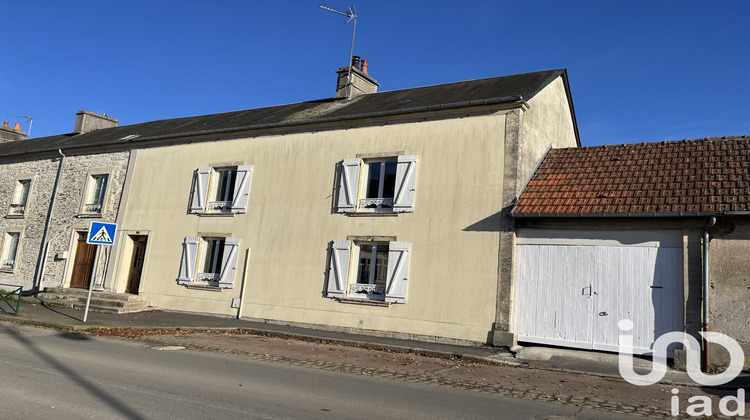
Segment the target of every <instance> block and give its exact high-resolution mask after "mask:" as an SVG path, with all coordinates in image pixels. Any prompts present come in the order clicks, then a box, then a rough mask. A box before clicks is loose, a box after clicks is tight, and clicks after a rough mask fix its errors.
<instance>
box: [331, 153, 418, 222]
mask: <svg viewBox="0 0 750 420" xmlns="http://www.w3.org/2000/svg"><path fill="white" fill-rule="evenodd" d="M417 158H418V157H417V156H416V155H403V154H399V155H395V154H387V153H386V154H377V155H370V156H367V155H364V156H361V157H357V158H354V159H344V160H343V161H341V162H340V163H339V171H338V172H339V178H338V180H339V182H338V191H337V196H336V197H337V198H336V200H337V201H336V212H337V213H345V214H346V213H348V214H367V213H371V214H372V213H376V214H398V213H411V212H413V211H414V199H415V193H416V177H417V173H416V172H417V161H418V159H417ZM394 161H395V162H396V174H395V179H394V186H393V197H383V195H384V192H383V191H384V189H385V172H386V171H385V165H387V163H389V162H394ZM376 163H380V164H381V172H380V177H379V183H378V192H377V194H376V196H375V197H367V195H368V189H369V185H368V184H369V177H370V170H371V168H372V165H373V164H376Z"/></svg>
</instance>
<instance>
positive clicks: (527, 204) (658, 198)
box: [513, 136, 750, 216]
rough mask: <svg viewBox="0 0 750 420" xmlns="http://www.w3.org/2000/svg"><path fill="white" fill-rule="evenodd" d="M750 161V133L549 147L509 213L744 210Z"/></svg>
mask: <svg viewBox="0 0 750 420" xmlns="http://www.w3.org/2000/svg"><path fill="white" fill-rule="evenodd" d="M749 168H750V136H741V137H721V138H718V137H714V138H706V139H700V140H681V141H665V142H660V143H640V144H623V145H619V146H597V147H583V148H568V149H553V150H550V152H549V153H548V154H547V156H546V157H545V158H544V160H543V161H542V163H541V164H540V165H539V168H538V170H537V172H536V173H535V174H534V176H533V178H532V179H531V181H530V182H529V184H528V185H527V187H526V189H525V190H524V192H523V193H522V194H521V197H519V200H518V202H517V203H516V207H515V209H514V210H513V214H514V215H516V216H523V215H545V214H571V215H572V214H576V215H579V214H582V215H586V214H592V215H593V214H639V213H642V214H651V213H696V212H709V213H713V212H726V211H747V210H748V209H749V208H750V206H749V205H750V171H749ZM532 198H533V200H531V199H532Z"/></svg>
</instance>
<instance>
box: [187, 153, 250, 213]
mask: <svg viewBox="0 0 750 420" xmlns="http://www.w3.org/2000/svg"><path fill="white" fill-rule="evenodd" d="M252 172H253V166H252V165H240V166H232V167H216V168H198V169H196V171H195V175H194V177H193V190H192V193H191V198H190V213H197V214H203V213H245V212H246V211H247V201H248V196H249V193H250V177H251V175H252Z"/></svg>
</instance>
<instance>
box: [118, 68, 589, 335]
mask: <svg viewBox="0 0 750 420" xmlns="http://www.w3.org/2000/svg"><path fill="white" fill-rule="evenodd" d="M563 77H564V76H559V77H557V78H556V79H554V80H553V81H552V82H551V83H549V84H547V85H545V86H544V88H543V89H542V90H541V91H540V92H538V93H537V94H536V95H534V96H533V97H532V98H530V99H528V100H518V101H514V102H512V103H496V104H488V105H477V106H468V107H461V108H457V109H451V110H444V111H440V110H438V111H434V110H432V111H428V112H419V111H414V112H410V113H402V114H399V115H397V116H383V117H377V116H375V117H370V118H360V119H348V120H345V121H339V122H335V121H334V122H320V123H310V124H301V125H296V126H293V127H282V128H273V127H271V128H267V129H263V128H260V129H256V130H248V131H246V132H241V133H233V134H232V136H231V137H229V136H220V137H217V136H213V137H209V136H203V137H191V138H177V139H174V141H171V142H170V144H168V145H155V146H153V147H144V148H140V149H139V150H138V151H137V153H135V154H134V159H133V166H132V168H130V170H131V172H132V173H131V175H129V176H130V180H129V186H127V188H126V191H125V192H124V196H123V206H124V212H123V214H122V218H121V225H120V232H119V233H118V235H120V240H119V243H118V244H117V246H116V247H115V248H113V250H112V259H113V261H112V263H113V264H112V265H111V267H110V273H109V274H108V281H109V282H108V284H109V285H110V286H111V288H112V289H113V290H114V291H117V292H123V291H125V290H126V288H128V287H131V286H128V278H129V270H130V269H129V267H130V266H131V264H132V259H133V258H134V255H135V254H134V253H133V249H134V248H133V246H134V245H133V244H134V241H141V242H143V241H144V240H145V241H146V246H145V261H144V264H143V269H142V273H141V277H140V284H139V285H138V290H137V293H139V294H142V295H143V296H144V297H145V298H146V299H148V300H149V301H151V302H152V305H153V306H155V307H159V308H164V309H172V310H181V311H190V312H201V313H212V314H218V315H225V316H238V315H241V316H242V317H244V318H249V319H258V320H266V321H269V322H280V323H292V324H305V325H313V326H318V327H321V328H332V329H340V330H357V331H360V332H369V333H372V334H379V335H392V336H396V337H410V338H417V339H428V340H431V339H432V340H434V339H441V340H447V341H457V342H460V341H471V342H492V341H493V338H492V336H493V330H499V331H503V328H502V327H501V326H498V325H497V321H498V319H501V320H502V319H508V317H509V312H508V311H509V310H510V309H509V308H510V296H511V294H510V293H509V285H510V284H511V278H510V277H508V276H509V275H510V276H512V272H511V273H508V272H504V270H503V269H502V266H503V265H504V263H503V262H502V261H501V258H507V257H509V256H512V251H510V250H507V252H505V253H503V252H501V247H503V246H507V244H506V243H505V242H502V241H501V235H504V234H505V235H507V234H508V232H507V231H506V232H505V233H503V232H501V231H502V230H503V229H504V228H503V226H504V223H503V218H504V216H503V211H504V209H505V208H506V207H507V205H508V204H507V203H506V202H505V201H506V200H507V199H508V197H514V196H516V195H517V194H518V193H520V191H521V189H522V188H523V185H524V183H525V181H526V180H527V179H528V178H529V177H530V176H531V173H532V171H533V169H534V168H535V166H536V165H537V163H538V162H539V161H540V159H541V158H542V157H543V156H544V154H545V153H546V151H547V150H548V149H549V148H550V147H574V146H576V145H577V135H576V128H575V120H574V116H573V112H572V109H571V105H570V98H569V93H568V92H567V85H566V82H565V80H564V79H563ZM355 100H356V99H355ZM509 151H511V152H512V153H511V154H510V155H509V154H508V152H509ZM399 156H401V157H404V158H406V159H407V160H408V159H411V162H412V163H411V164H412V166H411V167H410V169H409V171H412V172H409V174H410V175H407V177H408V176H413V178H411V184H409V183H408V182H407V183H406V184H404V185H406V188H407V190H409V191H407V192H406V193H405V194H407V195H408V194H413V195H412V196H411V197H410V198H409V199H408V201H409V203H410V204H409V206H410V207H409V208H407V209H405V210H404V211H396V210H393V209H391V205H390V204H389V203H390V202H388V200H386V201H385V202H384V201H383V200H382V199H375V200H374V201H373V200H370V201H361V202H360V201H359V199H363V198H365V194H367V191H369V188H370V183H371V182H373V181H372V179H373V171H374V169H373V166H372V165H373V162H375V163H377V162H380V161H382V163H383V168H389V166H388V164H387V162H393V166H392V168H395V167H396V161H400V160H401V159H399ZM352 161H359V162H360V167H359V169H354V171H355V172H350V173H348V175H345V174H344V172H346V170H345V169H343V168H344V166H343V164H344V162H352ZM399 165H400V163H399ZM227 168H229V169H227ZM242 168H246V169H247V172H246V173H245V175H247V176H248V177H249V178H248V179H247V180H246V181H247V182H248V184H247V185H246V186H244V187H240V186H239V183H240V181H239V177H237V175H236V173H235V172H232V173H231V174H230V175H228V176H229V177H230V178H231V177H237V178H236V179H235V180H236V182H237V183H238V184H237V185H233V187H232V188H235V190H234V191H236V192H238V193H239V194H242V193H243V191H244V192H245V193H247V194H248V197H247V205H246V207H243V208H242V210H241V211H234V207H232V204H231V203H230V201H231V199H232V197H231V194H229V196H228V197H229V201H226V198H227V197H224V198H225V201H221V200H219V201H218V203H219V204H216V203H215V202H211V199H212V198H211V197H214V196H216V194H218V191H219V190H220V189H222V188H224V186H222V185H223V184H222V182H223V181H222V180H221V177H222V176H223V175H222V174H226V173H228V172H225V171H226V170H238V171H239V172H242ZM386 170H388V169H386ZM398 170H399V171H400V170H401V169H398ZM223 171H224V172H223ZM393 171H394V172H393V173H392V174H391V176H393V175H394V174H396V172H395V171H396V169H393ZM201 174H204V175H205V177H204V178H201V177H202V176H204V175H201ZM351 174H356V175H355V177H357V178H356V181H351V180H350V179H349V178H345V177H346V176H349V175H351ZM508 174H510V177H509V175H508ZM402 175H403V172H401V175H399V174H396V175H395V176H396V178H397V179H399V177H400V176H402ZM387 176H388V175H387V174H386V178H385V179H386V181H385V183H388V182H389V181H388V178H387ZM347 179H349V181H348V182H349V184H347V185H345V184H346V182H347V181H346V180H347ZM206 182H207V183H206ZM352 182H353V183H352ZM375 183H377V180H375ZM382 183H383V181H381V184H382ZM351 185H355V186H356V188H355V189H354V192H356V194H355V196H356V199H357V204H355V210H354V211H342V210H341V209H340V206H341V200H342V199H341V198H340V196H341V195H342V194H345V193H346V191H344V190H343V188H346V187H348V186H351ZM398 185H399V184H398V182H397V187H396V189H397V192H396V193H394V194H396V195H397V197H396V198H395V201H396V202H398V201H399V198H398V194H400V193H399V192H398ZM242 188H245V189H244V190H243V189H242ZM386 188H387V187H386ZM508 188H511V189H510V190H508ZM381 190H382V187H381ZM412 190H413V191H412ZM203 193H205V194H208V195H209V196H210V197H209V198H208V200H209V204H208V206H209V208H205V211H204V210H196V207H195V206H196V203H198V202H199V201H200V199H199V198H196V196H195V195H196V194H203ZM235 195H236V194H235ZM381 196H383V195H382V191H381ZM386 196H387V194H386ZM368 197H369V196H368ZM222 203H223V204H222ZM373 203H374V204H373ZM397 204H398V203H396V205H395V206H393V207H397ZM202 205H204V206H206V205H207V204H206V203H205V200H204V202H202ZM212 206H214V207H212ZM217 206H218V207H217ZM366 206H369V208H366ZM198 208H200V204H199V205H198ZM229 208H232V209H233V210H232V211H229V210H228V209H229ZM191 238H192V239H191ZM216 241H220V242H216ZM230 242H231V246H230ZM341 243H346V244H348V245H347V246H348V247H349V248H348V251H346V253H345V254H346V255H345V256H346V257H347V258H345V259H344V260H342V255H344V254H339V253H337V251H336V246H338V245H335V244H341ZM373 244H374V245H377V246H380V247H383V248H386V246H387V248H386V249H389V250H390V254H389V253H388V251H385V252H384V253H382V258H383V259H381V253H379V251H378V252H376V251H375V249H374V247H370V245H373ZM219 246H221V247H222V248H221V249H222V251H223V255H221V254H220V253H219V251H218V249H219V248H218V247H219ZM511 246H512V241H511ZM383 248H380V249H383ZM371 249H372V256H373V257H372V260H370V259H369V255H370V254H368V253H369V252H371V251H370V250H371ZM398 249H400V250H401V251H400V252H401V253H400V254H399V253H398V252H396V250H398ZM211 252H215V253H216V254H215V257H217V258H219V259H220V260H221V261H222V263H221V267H223V268H227V267H228V269H233V270H232V271H233V273H230V274H227V272H226V271H223V272H222V273H221V279H219V276H220V274H219V273H218V270H217V271H211V270H209V269H206V268H205V267H206V266H208V265H210V264H216V263H217V262H216V261H214V262H213V263H212V262H211V257H210V253H211ZM394 252H396V253H395V254H394ZM376 254H377V255H378V256H377V258H376V257H375V255H376ZM385 255H388V256H389V257H390V259H391V260H390V261H388V264H389V267H388V270H391V269H393V267H394V264H395V260H394V259H395V258H396V257H394V255H396V256H398V258H399V261H401V262H402V263H403V262H405V265H403V264H402V265H399V266H398V267H396V268H395V270H396V273H397V274H398V275H397V276H398V277H399V280H402V283H400V286H394V287H395V288H399V287H402V288H403V290H402V292H403V296H402V298H400V299H395V300H391V301H389V298H388V297H386V299H383V298H382V296H379V295H382V294H386V296H388V293H392V292H393V290H392V287H391V284H390V283H385V284H384V285H379V284H378V281H377V279H375V281H372V280H371V281H370V284H369V285H367V286H366V287H359V288H356V287H353V286H352V285H353V284H355V283H358V282H359V280H361V279H362V278H363V277H367V273H365V272H366V271H367V270H370V269H371V270H372V273H375V277H379V276H380V274H377V273H378V272H379V271H380V270H382V273H383V275H385V274H386V267H385V263H386V257H385ZM233 258H234V260H232V259H233ZM402 258H406V260H403V261H402ZM337 264H338V265H337ZM381 265H382V266H381ZM223 268H222V270H223ZM202 270H203V271H210V272H211V273H215V277H212V274H209V275H208V276H205V275H204V274H201V273H200V272H201V271H202ZM332 270H333V271H337V273H336V274H334V273H332ZM398 270H401V271H398ZM338 271H341V272H340V273H339V272H338ZM342 273H343V276H342ZM387 274H388V275H391V274H393V273H392V271H387ZM334 275H337V276H339V277H338V279H339V280H341V279H344V281H345V283H346V284H343V285H340V289H341V290H340V291H339V292H340V293H332V288H334V289H335V285H334V284H333V283H332V282H333V281H334V280H332V276H334ZM401 277H403V278H401ZM407 278H408V281H407V280H404V279H407ZM358 279H359V280H358ZM378 287H380V289H379V291H378ZM355 289H356V290H357V291H358V292H357V293H355ZM364 289H367V292H366V293H365V292H362V290H364ZM131 292H133V291H132V290H131ZM394 293H395V292H394ZM499 294H503V295H504V296H502V297H499ZM498 302H501V304H498ZM502 302H504V303H502ZM504 307H505V309H502V308H504ZM498 308H500V309H498ZM498 310H500V311H505V313H503V314H498ZM505 331H506V332H507V331H509V330H508V329H507V327H506V329H505Z"/></svg>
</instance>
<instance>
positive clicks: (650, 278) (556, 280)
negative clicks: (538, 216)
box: [514, 229, 683, 354]
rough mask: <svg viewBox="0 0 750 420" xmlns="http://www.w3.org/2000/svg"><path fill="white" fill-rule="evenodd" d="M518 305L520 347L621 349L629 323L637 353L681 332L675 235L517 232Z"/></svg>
mask: <svg viewBox="0 0 750 420" xmlns="http://www.w3.org/2000/svg"><path fill="white" fill-rule="evenodd" d="M516 234H517V247H516V279H515V300H514V321H515V330H516V333H517V334H518V340H519V341H526V342H532V343H541V344H553V345H560V346H567V347H577V348H585V349H594V350H606V351H617V343H618V338H619V335H620V334H621V333H622V332H621V331H620V330H619V328H618V326H617V323H618V321H620V320H621V319H630V320H631V321H633V323H634V325H635V326H634V328H633V330H631V331H630V332H629V334H631V335H632V336H633V346H634V351H635V352H636V353H640V354H647V353H650V352H651V350H652V346H653V343H654V340H655V339H656V338H657V337H659V336H660V335H661V334H663V333H666V332H670V331H682V329H683V321H682V320H683V316H682V302H683V286H682V284H683V280H682V279H683V275H682V266H683V265H682V236H681V235H680V231H677V230H659V231H621V232H617V231H591V230H575V231H574V230H550V229H518V231H517V232H516Z"/></svg>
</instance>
